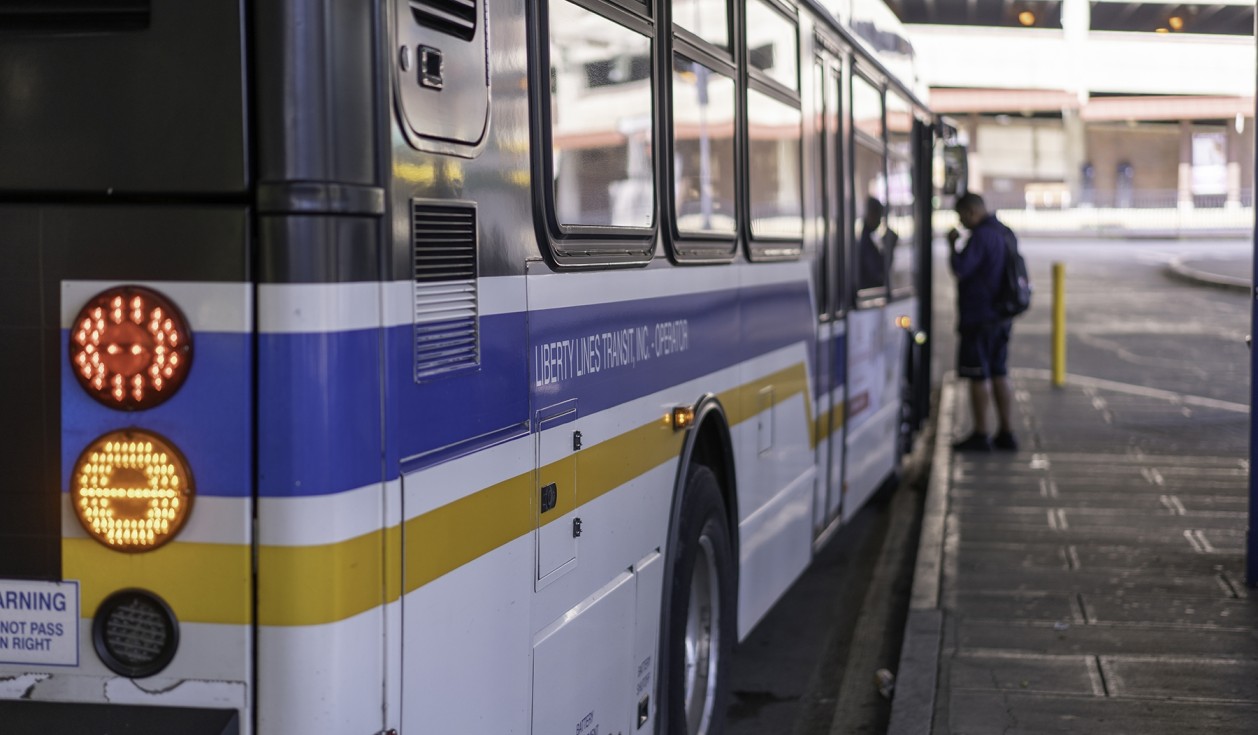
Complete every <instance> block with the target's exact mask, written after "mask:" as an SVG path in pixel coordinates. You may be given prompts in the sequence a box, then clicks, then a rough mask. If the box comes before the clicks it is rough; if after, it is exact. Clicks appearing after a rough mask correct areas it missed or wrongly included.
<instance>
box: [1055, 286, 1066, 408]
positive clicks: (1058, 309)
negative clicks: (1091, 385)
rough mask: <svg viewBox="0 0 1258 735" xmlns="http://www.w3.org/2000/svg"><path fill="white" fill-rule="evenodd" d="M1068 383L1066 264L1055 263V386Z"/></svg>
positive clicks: (1058, 386)
mask: <svg viewBox="0 0 1258 735" xmlns="http://www.w3.org/2000/svg"><path fill="white" fill-rule="evenodd" d="M1065 384H1066V265H1065V264H1064V263H1053V387H1054V388H1060V387H1062V386H1063V385H1065Z"/></svg>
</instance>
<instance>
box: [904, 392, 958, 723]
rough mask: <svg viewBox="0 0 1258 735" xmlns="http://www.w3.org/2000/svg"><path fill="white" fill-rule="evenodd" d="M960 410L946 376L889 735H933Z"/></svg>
mask: <svg viewBox="0 0 1258 735" xmlns="http://www.w3.org/2000/svg"><path fill="white" fill-rule="evenodd" d="M955 405H956V380H955V376H954V375H953V373H951V372H949V373H948V374H947V375H945V376H944V379H943V387H942V389H941V392H940V396H939V410H938V413H937V414H936V416H935V451H934V457H933V458H932V460H931V470H930V480H929V481H928V483H927V486H926V504H925V508H924V509H923V510H922V532H921V536H920V538H919V539H918V545H917V563H916V565H915V567H914V570H913V592H912V596H911V597H910V599H909V616H908V621H907V622H906V623H905V626H904V645H903V646H902V648H901V651H900V663H899V666H898V672H897V677H896V686H895V698H894V699H893V700H892V701H891V721H890V723H889V725H888V727H887V735H929V733H930V731H931V727H932V725H933V720H934V714H935V695H936V692H937V690H938V677H939V649H940V644H941V642H942V639H943V611H942V610H940V609H939V586H940V581H941V580H940V576H941V574H942V572H943V549H944V533H945V522H946V520H947V516H948V478H949V474H950V472H951V470H952V430H953V426H952V423H953V414H954V411H955Z"/></svg>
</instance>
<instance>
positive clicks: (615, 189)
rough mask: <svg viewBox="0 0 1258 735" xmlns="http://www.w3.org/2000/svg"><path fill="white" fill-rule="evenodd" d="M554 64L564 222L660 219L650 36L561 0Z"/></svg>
mask: <svg viewBox="0 0 1258 735" xmlns="http://www.w3.org/2000/svg"><path fill="white" fill-rule="evenodd" d="M550 66H551V68H550V80H551V97H550V115H551V126H550V136H551V139H550V143H551V149H552V152H551V155H552V157H553V161H554V163H553V166H554V168H553V175H554V187H555V188H554V196H555V216H556V218H557V219H558V222H559V224H560V225H578V226H580V225H584V226H600V225H601V226H611V227H652V226H654V224H655V179H654V175H653V174H654V166H653V161H652V150H653V147H654V146H653V141H652V124H651V104H652V103H651V41H650V39H648V38H646V37H645V36H642V35H640V34H638V33H635V32H634V31H631V30H629V29H628V28H625V27H623V26H621V25H618V24H616V23H614V22H612V21H610V20H608V19H606V18H604V17H603V16H601V15H597V14H595V13H593V12H591V11H589V10H586V9H584V8H581V7H579V6H577V5H573V4H572V3H569V2H565V1H564V0H559V1H558V2H554V3H551V5H550Z"/></svg>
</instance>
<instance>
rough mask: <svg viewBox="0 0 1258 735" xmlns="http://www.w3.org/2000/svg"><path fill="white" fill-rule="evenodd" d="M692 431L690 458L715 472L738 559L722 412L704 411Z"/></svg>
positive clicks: (733, 491)
mask: <svg viewBox="0 0 1258 735" xmlns="http://www.w3.org/2000/svg"><path fill="white" fill-rule="evenodd" d="M695 431H696V432H697V433H696V434H695V439H694V444H693V445H692V448H691V450H690V461H691V462H694V463H697V464H701V465H703V466H705V467H707V468H708V469H710V470H712V474H714V475H716V481H717V484H719V485H720V487H721V499H722V500H724V501H725V514H726V522H727V524H728V527H729V537H730V542H731V543H732V544H733V545H734V548H733V552H734V559H738V558H739V557H738V492H737V483H736V481H735V478H734V452H733V449H732V445H731V443H730V437H729V427H728V426H727V425H726V423H725V415H724V412H722V411H720V410H719V409H718V410H710V411H707V412H705V415H704V416H703V419H702V421H701V422H700V423H699V427H698V428H697V429H696V430H695ZM735 568H737V564H735Z"/></svg>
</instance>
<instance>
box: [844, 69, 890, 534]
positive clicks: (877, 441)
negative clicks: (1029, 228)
mask: <svg viewBox="0 0 1258 735" xmlns="http://www.w3.org/2000/svg"><path fill="white" fill-rule="evenodd" d="M850 81H851V90H852V97H851V107H850V111H851V117H850V119H851V124H852V130H851V136H850V138H849V139H850V141H851V149H850V150H851V158H850V160H851V171H852V187H853V188H852V191H851V206H852V212H853V218H852V223H851V225H850V228H849V229H848V230H847V231H848V232H850V233H851V237H852V241H851V242H852V248H851V252H850V253H849V257H850V261H849V262H850V263H851V272H850V274H849V275H850V278H849V283H850V284H851V288H853V289H854V291H853V293H854V295H855V298H854V299H853V300H852V303H853V307H852V311H851V312H850V313H849V314H848V317H847V327H848V333H847V341H846V346H847V352H846V357H847V364H848V400H847V426H846V443H847V455H846V456H847V458H848V463H847V466H846V467H845V474H844V479H845V481H846V489H847V496H846V497H845V498H844V504H843V515H844V516H845V517H850V516H851V515H852V514H854V513H855V512H856V511H857V510H859V509H860V507H861V505H863V504H864V502H865V500H866V499H867V498H868V497H869V496H870V495H871V494H873V492H874V491H875V490H876V489H877V488H878V486H879V485H880V484H881V483H882V482H883V480H884V479H885V478H886V477H887V476H888V475H889V474H890V473H891V471H892V469H893V468H894V466H895V457H896V451H895V445H896V441H895V437H896V429H897V427H898V425H899V410H900V401H899V380H900V377H899V376H900V374H901V372H902V366H898V367H897V364H896V363H898V362H899V359H898V358H893V357H890V356H889V353H891V352H893V351H895V350H896V349H897V348H898V346H899V344H900V341H899V338H900V334H899V333H898V330H897V329H896V327H895V317H896V314H897V313H898V312H897V311H896V308H894V307H893V306H892V305H891V303H890V291H891V290H890V287H889V283H888V267H889V264H890V263H891V259H892V257H893V255H894V253H895V252H897V251H898V250H900V249H901V248H902V247H906V246H904V245H902V244H901V241H900V233H899V232H898V231H897V227H898V223H895V224H894V226H893V224H892V223H891V222H889V218H888V215H889V212H888V207H887V202H888V197H887V184H888V176H887V156H886V138H885V135H884V131H885V120H886V118H885V115H884V109H883V96H882V90H881V89H880V87H879V85H878V84H876V83H875V82H874V81H872V80H871V79H870V78H869V77H866V76H865V75H864V74H853V75H851V77H850Z"/></svg>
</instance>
